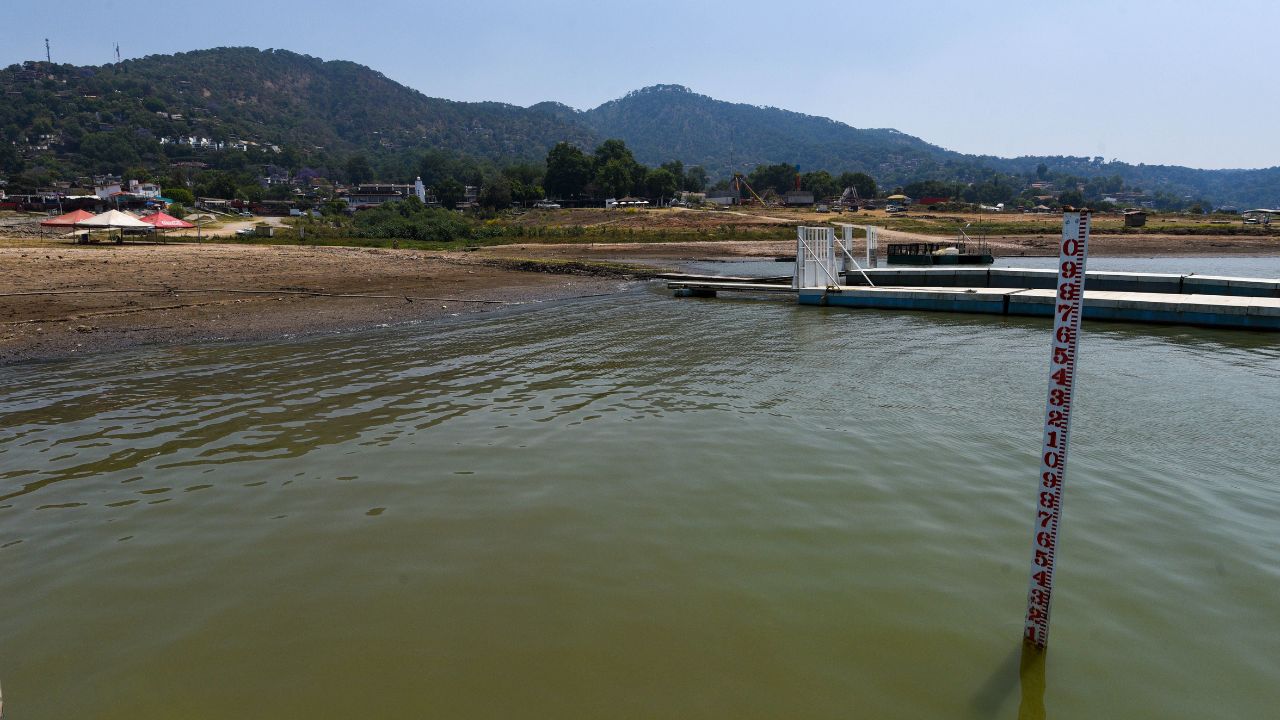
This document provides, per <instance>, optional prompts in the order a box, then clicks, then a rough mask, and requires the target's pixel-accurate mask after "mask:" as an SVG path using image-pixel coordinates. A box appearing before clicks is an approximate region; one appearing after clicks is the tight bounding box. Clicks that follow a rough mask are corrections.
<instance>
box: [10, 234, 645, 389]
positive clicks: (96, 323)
mask: <svg viewBox="0 0 1280 720" xmlns="http://www.w3.org/2000/svg"><path fill="white" fill-rule="evenodd" d="M0 267H3V268H4V282H3V284H0V364H3V363H12V362H17V361H23V360H29V359H52V358H61V357H71V356H75V355H77V354H85V353H101V352H105V351H112V350H118V349H120V348H124V347H131V346H136V345H144V344H154V343H191V342H206V341H211V340H257V339H267V338H273V337H284V336H291V335H303V334H314V333H323V332H335V331H346V330H354V329H362V328H369V327H374V326H378V325H383V324H396V323H405V322H412V321H419V320H429V319H431V318H439V317H444V316H450V315H455V314H459V313H475V312H492V311H495V310H499V309H502V308H507V307H511V306H512V305H514V304H528V303H534V302H546V301H551V300H557V299H565V298H571V297H576V296H581V295H592V294H599V293H612V292H618V291H620V290H623V289H626V288H627V287H629V286H631V285H632V284H633V283H632V282H630V281H628V280H626V279H625V278H623V277H589V276H578V275H571V274H548V273H542V272H519V271H513V270H508V269H505V268H502V267H497V266H494V265H491V264H488V261H487V260H486V259H484V258H479V257H475V256H473V254H470V253H424V252H415V251H409V250H380V249H364V248H337V247H289V246H267V245H122V246H115V245H108V246H88V247H83V246H75V245H60V246H43V247H34V248H0ZM214 289H230V290H238V291H257V292H241V293H228V292H201V290H214ZM68 291H94V292H68ZM122 291H123V292H122ZM21 293H41V294H21ZM44 293H50V294H44ZM53 293H56V294H53ZM308 293H325V294H326V295H325V296H317V295H314V294H308ZM332 295H387V296H392V297H386V298H371V297H332ZM406 297H407V298H410V299H406ZM481 300H491V301H500V302H475V301H481Z"/></svg>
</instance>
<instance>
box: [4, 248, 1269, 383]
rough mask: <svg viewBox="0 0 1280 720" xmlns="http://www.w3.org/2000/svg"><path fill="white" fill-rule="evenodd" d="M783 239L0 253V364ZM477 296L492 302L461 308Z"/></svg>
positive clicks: (504, 291)
mask: <svg viewBox="0 0 1280 720" xmlns="http://www.w3.org/2000/svg"><path fill="white" fill-rule="evenodd" d="M906 239H921V240H930V241H935V242H936V241H937V240H938V238H936V237H928V236H913V235H910V234H908V233H902V232H893V231H881V242H882V243H884V242H888V241H890V240H894V241H900V240H906ZM989 241H990V242H991V244H992V246H993V248H994V249H995V252H996V254H997V255H1005V256H1009V255H1026V256H1036V255H1040V256H1043V255H1049V254H1051V253H1052V251H1053V249H1054V246H1055V238H1049V237H1043V236H1014V237H1001V238H990V239H989ZM794 242H795V241H794V240H777V241H743V240H739V241H689V242H665V243H595V244H522V245H503V246H496V247H489V248H484V249H482V250H479V251H477V252H471V253H465V252H424V251H414V250H389V249H378V248H352V247H323V246H321V247H316V246H292V245H240V244H234V245H233V244H227V245H221V244H198V245H197V244H175V245H152V244H145V245H122V246H115V245H104V246H77V245H71V244H61V243H60V244H48V243H32V244H31V246H18V247H0V268H2V269H3V279H4V282H3V283H0V365H5V364H12V363H16V362H22V361H26V360H37V359H40V360H45V359H58V358H68V357H78V356H81V355H84V354H90V353H96V354H102V353H110V352H112V351H116V350H120V349H123V348H128V347H134V346H139V345H149V344H185V343H200V342H209V341H221V340H235V341H247V340H265V339H271V338H280V337H288V336H299V335H309V334H319V333H329V332H339V331H350V330H358V329H366V328H371V327H377V326H380V325H393V324H400V323H407V322H415V321H424V320H431V319H435V318H441V317H448V316H453V315H458V314H464V313H475V312H492V311H494V310H496V309H499V308H504V307H511V306H512V305H519V304H530V303H540V302H546V301H553V300H559V299H567V298H572V297H578V296H583V295H597V294H607V293H616V292H620V291H623V290H626V289H628V288H631V287H635V282H636V281H635V279H634V278H631V277H628V276H627V275H626V273H625V272H619V271H610V272H611V273H612V274H606V275H605V276H600V275H592V276H584V275H581V274H555V273H548V272H526V271H520V270H513V269H509V268H508V267H503V266H502V265H501V263H500V262H499V261H498V259H500V258H530V259H539V260H588V261H615V262H623V263H635V264H641V263H642V264H644V265H646V266H658V267H670V268H678V267H679V265H680V264H681V263H682V262H687V261H699V260H702V261H705V260H724V259H750V258H761V259H763V258H772V257H775V256H781V255H788V254H793V253H794V252H795V246H794ZM1090 251H1091V254H1093V255H1095V256H1127V257H1149V256H1170V255H1181V256H1196V255H1203V256H1216V255H1260V256H1261V255H1277V254H1280V248H1277V247H1276V244H1275V242H1274V240H1273V239H1272V238H1266V237H1262V238H1258V237H1225V238H1224V237H1200V238H1196V237H1190V238H1189V237H1186V236H1179V237H1173V236H1160V235H1150V236H1147V235H1143V236H1132V235H1124V236H1108V235H1097V236H1094V238H1093V239H1092V241H1091V248H1090ZM559 270H560V271H561V272H569V273H572V272H574V268H561V269H559ZM209 290H238V291H251V292H240V293H232V292H209ZM68 291H73V292H68ZM82 291H92V292H82ZM122 291H123V292H122ZM20 293H41V294H25V295H24V294H20ZM339 295H348V296H350V295H360V296H365V297H335V296H339ZM368 296H387V297H368ZM482 300H489V301H499V302H490V303H484V302H475V301H482Z"/></svg>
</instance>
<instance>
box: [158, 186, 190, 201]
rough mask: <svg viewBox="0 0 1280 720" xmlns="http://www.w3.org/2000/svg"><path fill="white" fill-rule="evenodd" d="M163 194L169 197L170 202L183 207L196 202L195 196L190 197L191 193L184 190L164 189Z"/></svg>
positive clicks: (178, 188)
mask: <svg viewBox="0 0 1280 720" xmlns="http://www.w3.org/2000/svg"><path fill="white" fill-rule="evenodd" d="M164 194H165V195H167V196H169V199H170V200H172V201H174V202H176V203H182V204H183V205H194V204H195V202H196V196H195V195H192V194H191V191H190V190H188V189H186V188H181V187H176V188H165V190H164Z"/></svg>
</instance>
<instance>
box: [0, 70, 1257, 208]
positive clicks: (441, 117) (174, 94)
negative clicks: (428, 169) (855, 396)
mask: <svg viewBox="0 0 1280 720" xmlns="http://www.w3.org/2000/svg"><path fill="white" fill-rule="evenodd" d="M0 92H3V93H4V102H3V103H0V176H7V177H8V178H9V179H10V180H11V181H12V180H13V179H14V178H15V177H16V178H19V179H20V180H22V181H25V182H28V183H30V182H32V180H33V179H39V180H48V179H50V178H54V179H70V178H73V177H75V176H76V175H81V174H86V173H105V172H113V173H124V172H129V171H131V170H134V169H146V170H150V171H152V172H156V173H159V172H162V171H163V170H162V169H163V168H167V167H170V166H172V165H173V164H174V163H179V162H183V161H198V162H203V163H206V164H208V165H209V166H211V167H230V168H232V169H234V168H235V167H237V166H239V167H240V168H242V169H246V168H247V167H252V166H255V165H256V166H261V165H266V164H271V165H276V166H279V167H282V168H285V169H289V170H292V171H297V170H299V169H301V168H303V167H309V168H320V169H324V168H329V169H330V170H332V169H335V168H343V167H345V166H346V164H347V162H348V161H349V160H350V159H351V158H353V157H355V156H362V157H364V158H367V159H368V161H370V162H371V164H372V174H373V175H375V176H378V177H379V178H380V179H386V180H409V179H412V177H413V175H414V174H415V173H416V171H417V168H419V163H420V161H421V159H422V157H423V154H424V153H425V152H426V151H428V150H433V151H437V153H438V154H440V153H443V154H447V155H451V156H463V157H466V158H472V159H478V160H482V161H491V162H493V163H496V164H503V163H511V162H518V161H526V160H532V161H541V160H543V159H544V158H545V157H546V154H547V151H548V149H549V148H551V147H552V146H553V145H555V144H556V143H557V142H560V141H568V142H570V143H573V144H576V145H579V146H581V147H583V148H584V149H587V150H590V149H591V148H593V147H595V146H596V145H597V144H599V143H600V142H601V141H603V140H605V139H607V138H619V139H621V140H623V141H624V142H625V143H626V144H627V146H628V147H629V148H630V149H631V150H632V151H633V152H634V154H635V156H636V159H637V160H639V161H641V162H643V163H647V164H651V165H656V164H659V163H663V162H666V161H669V160H680V161H683V162H684V163H685V165H686V166H693V165H702V166H703V167H705V168H706V169H707V170H708V171H710V174H711V177H712V179H713V180H714V179H716V178H722V177H725V176H727V174H728V173H730V172H733V171H748V170H750V169H751V168H752V167H754V166H755V165H766V164H776V163H788V164H791V165H798V166H799V167H800V168H801V169H802V170H803V171H806V172H807V171H818V170H826V171H829V172H830V173H832V174H838V173H842V172H847V171H848V172H865V173H868V174H870V175H872V176H873V177H874V178H875V179H876V180H877V181H879V183H880V185H881V186H882V187H893V186H897V185H906V184H908V183H912V182H917V181H922V180H939V181H944V182H948V183H961V184H967V183H973V184H982V183H985V184H989V185H991V186H992V188H993V189H994V191H996V192H997V195H998V192H1000V191H1002V190H1001V184H1002V183H1006V184H1007V182H1008V181H1010V180H1012V181H1014V182H1015V184H1016V183H1017V182H1022V183H1025V182H1026V178H1029V177H1031V178H1033V176H1034V175H1035V174H1036V173H1037V169H1038V167H1039V166H1040V165H1042V164H1043V165H1045V166H1046V169H1047V171H1048V174H1049V175H1051V176H1056V177H1071V178H1077V179H1080V180H1082V181H1083V180H1085V179H1089V178H1108V179H1112V180H1114V179H1116V178H1119V179H1120V180H1122V181H1123V185H1124V186H1125V187H1126V188H1130V189H1132V188H1140V189H1141V190H1142V191H1144V192H1146V193H1148V194H1160V195H1162V196H1164V197H1166V198H1168V199H1175V198H1195V199H1203V200H1206V201H1208V202H1210V203H1212V204H1213V205H1215V206H1220V205H1236V206H1237V207H1241V208H1247V207H1255V206H1261V205H1266V206H1274V205H1280V168H1269V169H1266V170H1196V169H1192V168H1183V167H1170V166H1150V165H1129V164H1126V163H1117V162H1104V161H1103V159H1102V158H1081V157H1023V158H996V157H985V156H975V155H964V154H961V153H956V152H952V151H949V150H945V149H943V148H940V147H937V146H936V145H931V144H929V143H928V142H925V141H924V140H921V139H919V138H915V137H912V136H909V135H906V134H903V133H900V132H898V131H896V130H890V129H876V130H867V129H858V128H853V127H850V126H848V125H845V124H844V123H840V122H836V121H834V120H830V119H827V118H822V117H814V116H811V115H803V114H800V113H794V112H789V111H786V110H780V109H777V108H767V107H756V106H753V105H743V104H735V103H728V102H723V101H720V100H715V99H713V98H710V97H707V96H705V95H699V94H696V93H694V92H691V91H689V90H688V89H686V88H684V87H681V86H678V85H658V86H654V87H650V88H645V89H643V90H637V91H635V92H632V93H630V94H628V95H627V96H626V97H623V98H620V99H618V100H613V101H610V102H607V103H605V104H603V105H601V106H599V107H597V108H594V109H591V110H586V111H578V110H574V109H573V108H570V107H567V106H565V105H562V104H559V103H555V102H544V103H539V104H537V105H534V106H532V107H528V108H523V107H518V106H515V105H508V104H504V103H497V102H483V103H467V102H456V101H451V100H443V99H438V98H431V97H427V96H426V95H423V94H422V93H420V92H418V91H416V90H412V89H410V88H407V87H405V86H403V85H400V84H399V83H396V82H394V81H392V80H389V79H388V78H386V77H385V76H383V75H382V74H381V73H378V72H375V71H374V70H371V69H369V68H367V67H364V66H362V65H357V64H355V63H351V62H344V61H328V62H326V61H323V60H320V59H318V58H314V57H309V56H306V55H299V54H297V53H293V52H288V51H284V50H257V49H254V48H216V49H212V50H199V51H194V52H187V53H179V54H176V55H154V56H148V57H144V58H140V59H136V60H126V61H124V62H122V63H117V64H112V65H104V66H100V67H76V66H71V65H50V64H48V63H43V62H30V63H25V64H23V65H14V66H10V67H8V68H5V69H3V70H0ZM193 138H194V139H195V141H196V143H197V144H196V146H195V147H193V146H192V139H193ZM210 145H212V147H210ZM273 146H274V147H273ZM218 148H221V149H218ZM335 175H337V179H347V178H343V177H341V173H340V172H336V173H335ZM1015 176H1016V177H1015ZM1033 179H1034V178H1033ZM1116 182H1118V181H1116Z"/></svg>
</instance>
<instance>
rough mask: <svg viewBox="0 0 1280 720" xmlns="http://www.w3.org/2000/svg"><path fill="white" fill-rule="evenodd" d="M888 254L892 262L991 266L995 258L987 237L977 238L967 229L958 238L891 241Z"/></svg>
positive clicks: (892, 263) (902, 263) (900, 263)
mask: <svg viewBox="0 0 1280 720" xmlns="http://www.w3.org/2000/svg"><path fill="white" fill-rule="evenodd" d="M967 227H969V226H968V225H965V228H967ZM888 255H889V264H890V265H990V264H992V263H994V262H995V261H996V259H995V257H994V256H993V255H992V254H991V249H990V248H988V247H987V242H986V240H985V239H983V238H979V239H977V240H974V239H973V238H971V237H969V235H968V233H966V232H965V231H964V228H961V229H960V234H959V237H957V238H956V239H955V240H949V241H943V242H913V243H889V252H888Z"/></svg>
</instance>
